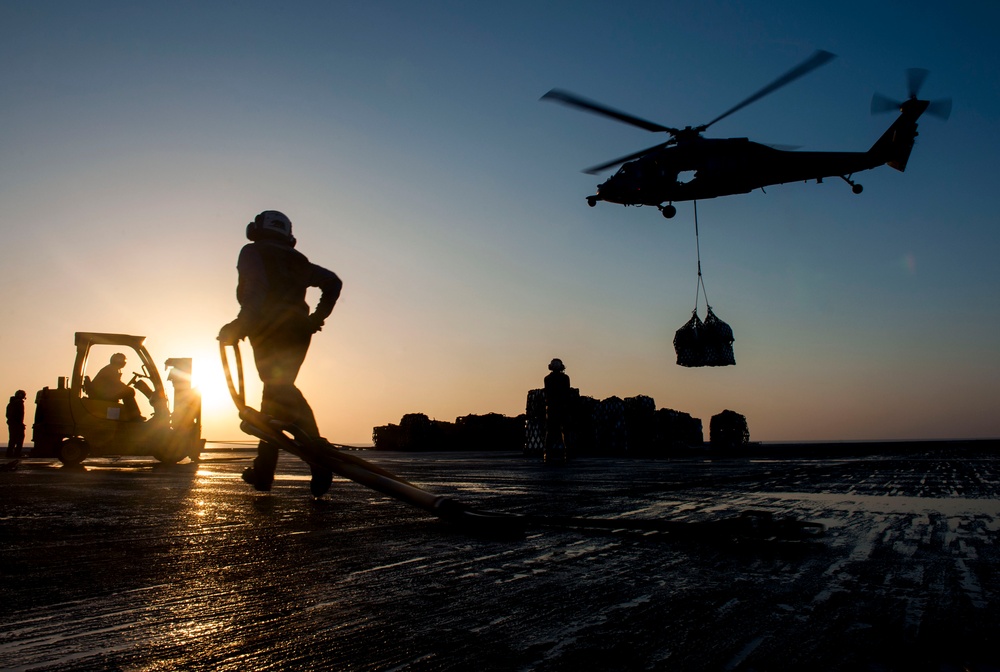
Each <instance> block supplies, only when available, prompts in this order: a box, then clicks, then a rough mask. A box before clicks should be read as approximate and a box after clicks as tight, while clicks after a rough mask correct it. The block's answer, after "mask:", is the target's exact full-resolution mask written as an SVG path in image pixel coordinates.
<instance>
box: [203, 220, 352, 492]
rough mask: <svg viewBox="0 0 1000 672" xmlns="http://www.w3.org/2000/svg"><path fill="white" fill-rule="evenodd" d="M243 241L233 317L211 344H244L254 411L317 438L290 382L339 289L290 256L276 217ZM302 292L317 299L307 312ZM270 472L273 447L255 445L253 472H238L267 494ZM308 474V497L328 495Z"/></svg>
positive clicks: (333, 277) (320, 471)
mask: <svg viewBox="0 0 1000 672" xmlns="http://www.w3.org/2000/svg"><path fill="white" fill-rule="evenodd" d="M246 236H247V238H248V239H249V240H250V241H252V242H250V243H249V244H248V245H245V246H244V247H243V249H242V250H240V257H239V261H238V262H237V265H236V268H237V270H238V271H239V283H238V284H237V287H236V299H237V301H239V303H240V313H239V316H238V317H237V318H236V319H235V320H233V321H232V322H230V323H229V324H227V325H225V326H224V327H222V329H221V330H220V331H219V340H220V341H221V342H223V343H225V344H232V343H236V342H237V341H239V340H240V339H242V338H244V337H249V338H250V345H251V346H252V347H253V353H254V359H255V361H256V364H257V372H258V373H259V374H260V379H261V381H262V382H263V383H264V391H263V399H262V401H261V406H260V410H261V412H262V413H264V414H266V415H269V416H271V417H273V418H275V419H277V420H281V421H283V422H289V423H292V424H294V425H297V426H298V427H300V428H302V429H303V430H305V431H306V432H307V433H308V434H310V435H311V436H313V437H316V438H319V428H318V427H317V425H316V418H315V416H314V415H313V411H312V408H310V407H309V403H308V402H307V401H306V399H305V397H304V396H302V392H300V391H299V389H298V388H297V387H296V386H295V378H296V377H297V376H298V373H299V368H301V366H302V363H303V361H305V357H306V351H307V350H308V349H309V343H310V341H311V340H312V335H313V334H314V333H316V332H317V331H319V330H320V329H321V328H322V327H323V323H324V321H325V320H326V318H327V317H329V316H330V313H331V312H332V311H333V307H334V305H335V304H336V303H337V299H338V298H339V297H340V290H341V288H342V287H343V283H342V282H341V280H340V278H339V277H337V274H336V273H334V272H333V271H329V270H327V269H325V268H323V267H321V266H317V265H316V264H313V263H310V261H309V260H308V259H307V258H306V257H305V255H303V254H302V253H300V252H298V251H296V250H295V249H294V247H295V238H294V237H293V236H292V222H291V220H289V219H288V217H286V216H285V215H284V214H282V213H280V212H278V211H277V210H265V211H264V212H262V213H260V214H259V215H257V217H255V218H254V220H253V221H252V222H250V224H248V225H247V230H246ZM310 287H318V288H319V290H320V292H321V295H320V299H319V301H318V303H317V304H316V308H315V309H314V310H313V311H312V312H311V313H310V311H309V304H308V303H306V291H307V290H308V288H310ZM277 465H278V447H277V446H275V445H273V444H270V443H267V442H266V441H261V442H260V443H259V444H258V447H257V457H256V459H254V462H253V466H252V467H247V469H246V470H244V472H243V480H244V481H246V482H247V483H249V484H250V485H252V486H253V487H254V488H255V489H257V490H260V491H268V490H270V489H271V484H272V482H273V481H274V471H275V469H276V468H277ZM310 466H311V465H310ZM311 469H312V480H311V481H310V484H309V485H310V490H311V491H312V494H313V496H314V497H321V496H323V495H324V494H325V493H326V492H327V491H328V490H329V489H330V484H331V482H332V480H333V472H331V471H329V470H328V469H324V468H320V467H315V466H311Z"/></svg>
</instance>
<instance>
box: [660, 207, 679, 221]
mask: <svg viewBox="0 0 1000 672" xmlns="http://www.w3.org/2000/svg"><path fill="white" fill-rule="evenodd" d="M660 214H662V215H663V216H664V217H666V218H667V219H671V218H672V217H673V216H674V215H676V214H677V208H675V207H674V206H673V205H664V206H662V207H661V208H660Z"/></svg>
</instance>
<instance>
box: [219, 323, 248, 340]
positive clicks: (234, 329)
mask: <svg viewBox="0 0 1000 672" xmlns="http://www.w3.org/2000/svg"><path fill="white" fill-rule="evenodd" d="M246 335H247V334H246V329H244V328H243V325H242V324H241V323H240V320H239V318H237V319H235V320H233V321H232V322H230V323H229V324H226V325H224V326H223V327H222V329H219V341H220V342H222V344H223V345H233V344H234V343H238V342H239V341H240V340H241V339H243V338H245V337H246Z"/></svg>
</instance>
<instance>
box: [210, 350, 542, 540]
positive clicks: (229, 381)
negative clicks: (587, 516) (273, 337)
mask: <svg viewBox="0 0 1000 672" xmlns="http://www.w3.org/2000/svg"><path fill="white" fill-rule="evenodd" d="M232 346H233V352H234V353H235V356H234V361H235V364H236V376H237V381H238V382H237V383H235V384H234V382H233V375H232V371H231V370H230V366H229V355H228V353H227V351H226V344H225V343H222V342H221V341H220V342H219V353H220V355H221V356H222V368H223V371H224V373H225V375H226V385H227V386H228V388H229V394H230V396H232V398H233V403H235V404H236V408H237V409H238V410H239V415H240V420H242V423H241V425H240V429H242V430H243V431H244V432H246V433H247V434H250V435H252V436H256V437H257V438H259V439H261V440H263V441H267V442H269V443H272V444H274V445H276V446H278V447H279V448H282V449H284V450H286V451H288V452H290V453H292V454H293V455H295V456H297V457H299V458H300V459H302V460H303V461H305V462H308V463H309V464H315V465H319V466H322V467H325V468H327V469H330V470H331V471H333V472H334V473H336V474H339V475H340V476H343V477H344V478H347V479H349V480H352V481H354V482H355V483H359V484H360V485H364V486H366V487H369V488H371V489H373V490H377V491H378V492H381V493H382V494H385V495H389V496H390V497H394V498H395V499H398V500H400V501H403V502H405V503H407V504H411V505H413V506H416V507H418V508H420V509H423V510H424V511H427V512H429V513H432V514H434V515H435V516H437V517H439V518H442V519H444V520H447V521H449V522H453V523H459V524H462V525H465V526H474V527H475V528H477V530H476V531H480V532H484V533H487V534H490V535H491V536H504V537H520V536H523V535H524V525H525V523H524V519H523V518H522V517H520V516H514V515H507V514H499V513H493V512H489V511H477V510H475V509H472V508H471V507H469V506H466V505H465V504H462V503H461V502H459V501H457V500H454V499H451V498H448V497H445V496H443V495H435V494H433V493H430V492H427V491H426V490H423V489H421V488H420V487H418V486H416V485H414V484H413V483H410V482H409V481H407V480H405V479H402V478H400V477H398V476H396V475H395V474H393V473H392V472H390V471H388V470H386V469H383V468H382V467H379V466H378V465H375V464H372V463H371V462H368V461H366V460H363V459H361V458H360V457H357V456H356V455H351V454H349V453H347V452H345V451H343V450H341V449H339V448H337V447H336V446H334V445H333V444H331V443H330V442H328V441H327V440H326V439H323V438H321V437H312V436H310V435H309V434H307V433H306V432H305V431H303V430H302V429H301V428H300V427H297V426H295V425H293V424H290V423H287V422H281V421H279V420H276V419H274V418H272V417H270V416H268V415H265V414H264V413H261V412H260V411H258V410H256V409H254V408H251V407H249V406H247V403H246V389H245V387H244V379H243V359H242V357H241V356H240V347H239V343H233V344H232Z"/></svg>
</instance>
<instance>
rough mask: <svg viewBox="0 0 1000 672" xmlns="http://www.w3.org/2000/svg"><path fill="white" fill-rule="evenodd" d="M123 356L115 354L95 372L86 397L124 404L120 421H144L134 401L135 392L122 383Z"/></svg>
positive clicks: (118, 353)
mask: <svg viewBox="0 0 1000 672" xmlns="http://www.w3.org/2000/svg"><path fill="white" fill-rule="evenodd" d="M125 361H126V360H125V355H123V354H122V353H120V352H116V353H115V354H113V355H111V361H110V362H108V364H107V365H106V366H105V367H104V368H103V369H101V370H100V371H98V372H97V375H96V376H94V379H93V380H92V381H90V384H89V385H87V395H88V396H89V397H90V398H91V399H101V400H103V401H121V402H122V403H123V404H125V412H124V413H123V414H122V420H128V421H142V420H145V418H144V417H142V414H141V413H140V412H139V404H137V403H136V401H135V390H134V389H132V388H131V387H129V386H128V385H126V384H125V383H123V382H122V369H123V368H125Z"/></svg>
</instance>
